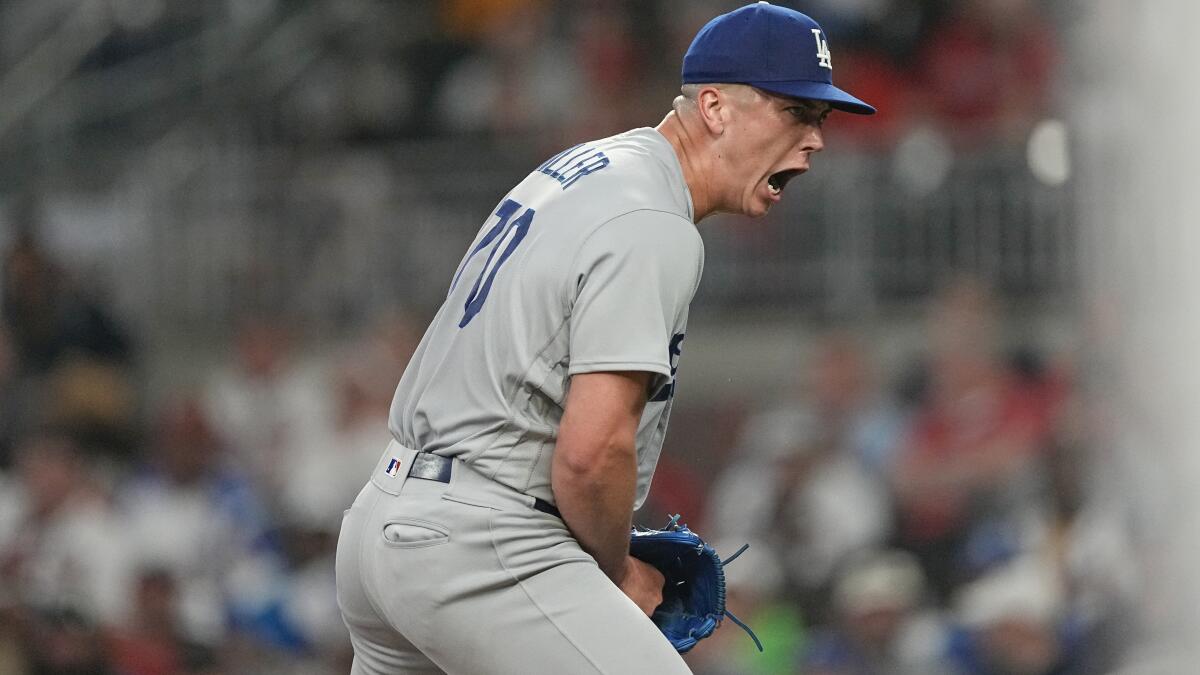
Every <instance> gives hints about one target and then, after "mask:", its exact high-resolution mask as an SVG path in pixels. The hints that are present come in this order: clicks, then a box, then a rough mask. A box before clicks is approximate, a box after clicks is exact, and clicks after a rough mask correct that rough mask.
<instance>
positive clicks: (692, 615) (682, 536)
mask: <svg viewBox="0 0 1200 675" xmlns="http://www.w3.org/2000/svg"><path fill="white" fill-rule="evenodd" d="M747 548H749V545H748V544H747V545H746V546H743V547H741V548H740V549H738V551H737V553H734V554H733V555H731V556H729V558H727V559H725V560H721V557H720V556H718V555H717V552H716V551H715V550H714V549H713V547H712V546H709V545H708V544H706V543H704V540H703V539H701V538H700V536H699V535H697V534H696V533H695V532H692V531H691V530H689V529H688V527H687V525H680V524H679V516H678V515H676V516H673V517H672V518H671V521H670V522H669V523H667V526H666V527H664V528H663V529H661V530H646V529H641V528H636V527H635V528H634V529H633V532H632V533H630V539H629V555H632V556H633V557H635V558H637V559H638V560H641V561H643V562H646V563H649V564H650V565H653V566H654V567H655V568H657V569H658V571H659V572H662V575H663V576H664V577H666V583H665V584H664V585H663V601H662V604H661V605H659V606H658V608H657V609H655V610H654V614H653V615H652V616H651V617H650V620H651V621H653V622H654V624H655V625H656V626H658V628H659V630H661V631H662V632H663V635H665V636H666V637H667V640H669V641H670V642H671V644H672V645H673V646H674V647H675V649H676V650H677V651H678V652H679V653H680V654H683V653H686V652H687V651H688V650H690V649H691V648H692V647H695V646H696V643H697V642H699V641H700V640H703V639H704V638H706V637H708V636H709V635H712V634H713V631H715V630H717V628H718V627H719V626H720V625H721V621H722V620H723V619H724V618H725V617H729V619H730V620H731V621H733V622H734V623H736V624H737V625H738V626H740V627H741V628H742V629H743V630H745V631H746V632H747V633H748V634H749V635H750V638H751V639H752V640H754V644H755V645H756V646H757V647H758V651H760V652H761V651H762V648H763V647H762V643H761V642H759V641H758V637H757V636H755V635H754V631H752V630H750V628H749V627H748V626H747V625H746V624H744V623H742V622H741V621H740V620H739V619H738V618H737V617H736V616H734V615H732V614H730V613H729V612H728V611H726V609H725V565H728V564H729V563H731V562H733V559H734V558H736V557H738V556H739V555H741V554H742V551H745V550H746V549H747Z"/></svg>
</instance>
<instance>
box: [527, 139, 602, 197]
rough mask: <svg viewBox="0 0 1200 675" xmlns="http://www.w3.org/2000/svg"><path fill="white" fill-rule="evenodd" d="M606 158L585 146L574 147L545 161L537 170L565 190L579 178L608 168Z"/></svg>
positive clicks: (597, 151)
mask: <svg viewBox="0 0 1200 675" xmlns="http://www.w3.org/2000/svg"><path fill="white" fill-rule="evenodd" d="M608 163H609V162H608V157H606V156H605V155H604V153H603V152H600V151H599V150H597V149H595V148H593V147H590V146H587V145H585V144H580V145H576V146H575V147H573V148H568V149H566V150H563V151H562V152H560V153H558V154H557V155H555V156H553V157H551V158H550V159H548V160H546V161H545V163H543V164H542V165H541V166H539V167H538V168H537V170H538V171H539V172H540V173H544V174H546V175H547V176H550V177H551V178H553V179H554V180H556V181H558V182H559V184H560V185H562V189H564V190H566V189H567V188H569V187H571V186H572V185H574V184H575V182H576V181H578V180H579V179H580V178H583V177H584V176H586V175H588V174H592V173H596V172H597V171H599V170H601V169H603V168H604V167H606V166H608Z"/></svg>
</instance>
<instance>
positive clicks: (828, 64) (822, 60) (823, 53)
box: [812, 28, 833, 70]
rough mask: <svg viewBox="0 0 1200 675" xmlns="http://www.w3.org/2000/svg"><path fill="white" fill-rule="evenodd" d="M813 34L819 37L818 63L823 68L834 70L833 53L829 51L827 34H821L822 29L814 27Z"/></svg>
mask: <svg viewBox="0 0 1200 675" xmlns="http://www.w3.org/2000/svg"><path fill="white" fill-rule="evenodd" d="M812 34H813V37H815V38H816V39H817V63H818V64H819V65H820V66H821V67H822V68H828V69H830V70H833V54H831V53H830V52H829V43H828V42H826V41H825V36H823V35H821V29H820V28H814V29H812Z"/></svg>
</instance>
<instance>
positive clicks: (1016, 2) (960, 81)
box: [295, 0, 1059, 150]
mask: <svg viewBox="0 0 1200 675" xmlns="http://www.w3.org/2000/svg"><path fill="white" fill-rule="evenodd" d="M740 4H744V3H742V2H730V1H728V0H699V1H692V2H686V3H684V2H677V1H675V0H658V1H656V2H636V1H628V0H627V1H624V2H593V1H587V0H571V1H568V2H548V1H546V0H442V1H441V2H439V3H426V6H427V7H435V9H434V10H433V11H431V12H428V13H426V14H424V15H423V17H424V18H425V20H426V22H427V23H426V24H425V29H426V32H421V31H413V32H412V33H410V37H411V38H412V39H411V40H405V41H402V42H401V44H399V45H392V46H391V48H392V49H398V50H399V51H400V52H401V53H402V54H404V55H405V56H406V57H407V58H403V59H400V60H396V59H389V58H387V56H386V55H384V54H374V55H370V56H368V57H366V58H355V59H353V60H352V61H346V62H343V63H342V64H341V65H340V66H339V67H340V68H342V76H341V77H329V78H327V79H325V80H322V81H316V80H313V81H311V82H309V83H308V85H307V86H308V87H310V88H308V89H306V88H305V86H301V87H300V88H298V90H297V98H296V100H295V102H296V103H297V104H298V105H297V108H303V106H306V105H308V106H311V107H312V108H313V109H312V110H311V111H310V112H311V113H314V114H306V115H297V120H303V122H304V123H305V124H311V125H317V124H321V123H322V122H321V120H326V121H328V122H329V123H330V124H333V125H337V124H349V127H348V128H342V129H341V131H342V132H343V133H348V134H352V135H354V134H357V135H367V136H371V135H389V134H400V135H421V136H427V135H431V134H433V135H442V134H453V135H474V136H494V137H505V136H510V135H514V134H515V135H530V134H532V135H534V136H535V137H537V138H539V139H541V143H543V144H544V146H543V147H539V148H538V149H539V150H544V149H546V148H556V147H558V146H560V145H562V144H563V143H564V142H570V143H573V142H577V141H578V139H580V138H592V137H599V136H604V135H607V134H610V133H614V132H616V131H622V130H624V129H627V128H632V127H636V126H644V125H647V124H654V123H656V122H657V121H658V119H659V118H660V117H661V116H662V114H663V113H664V111H665V109H666V103H667V102H668V101H669V98H668V97H669V96H670V95H671V93H672V92H673V91H674V90H675V89H676V88H677V87H678V79H679V68H680V62H681V58H682V55H683V53H684V52H685V51H686V49H687V46H688V44H689V43H690V41H691V39H692V37H693V36H694V35H695V34H696V31H697V30H698V29H699V28H700V27H701V26H702V25H703V24H704V23H705V22H706V21H708V20H709V19H710V18H712V17H713V16H715V15H717V14H719V13H721V12H723V11H728V10H729V9H732V8H734V7H737V6H739V5H740ZM778 4H783V5H788V6H791V7H794V8H796V9H799V10H801V11H805V12H808V13H809V14H811V15H813V16H814V17H816V18H817V19H818V20H819V21H821V22H822V25H823V26H824V27H825V28H826V32H827V33H828V35H829V36H830V44H831V45H832V47H833V49H834V64H835V65H834V72H835V73H836V79H837V83H838V84H839V86H841V87H843V88H846V89H847V90H848V91H853V92H856V93H857V94H858V95H859V96H861V97H862V98H864V99H865V100H867V101H871V102H872V103H874V104H875V105H876V107H878V108H879V110H880V114H879V115H878V116H876V117H874V118H872V119H869V120H860V119H842V118H839V119H838V120H837V124H834V125H831V128H832V129H833V131H834V133H837V134H839V135H840V136H843V137H845V138H847V139H851V140H854V141H855V142H857V143H858V144H861V145H862V146H865V147H866V149H880V148H888V147H891V146H893V145H895V144H896V143H897V142H898V141H899V140H900V139H901V138H902V137H903V136H904V135H905V134H907V133H910V132H912V131H914V130H918V129H933V130H939V133H940V132H945V133H946V134H947V135H948V136H949V138H948V139H947V142H949V143H951V144H953V145H956V146H959V147H962V148H964V149H968V150H969V149H973V148H977V147H979V146H981V145H994V144H999V143H1003V142H1010V141H1013V140H1016V141H1018V142H1021V141H1023V140H1024V138H1025V136H1026V135H1027V134H1028V132H1029V130H1030V128H1031V127H1032V126H1033V125H1034V124H1035V123H1036V122H1037V121H1038V120H1039V119H1041V118H1042V117H1044V116H1045V115H1046V114H1048V113H1049V112H1050V111H1051V110H1053V104H1054V102H1053V101H1052V100H1051V96H1050V91H1051V84H1052V81H1053V77H1054V75H1055V71H1056V67H1057V65H1058V60H1059V49H1058V43H1057V39H1056V35H1055V31H1054V30H1053V25H1054V23H1053V21H1054V19H1055V17H1053V16H1051V15H1049V14H1047V13H1046V10H1045V8H1044V6H1043V4H1044V3H1035V2H1032V1H1030V0H965V1H958V2H951V1H949V0H854V1H853V2H846V1H842V0H781V1H780V2H779V3H778ZM379 49H381V50H382V49H385V47H383V46H381V47H379ZM385 73H386V75H385ZM385 83H386V85H387V86H380V85H381V84H385ZM364 87H365V88H368V89H369V92H366V94H367V95H365V96H360V95H359V94H360V90H361V89H362V88H364ZM395 89H399V91H396V90H395ZM385 91H387V92H390V93H384V92H385ZM389 96H390V98H388V97H389ZM381 98H388V100H387V101H381V100H380V99H381ZM333 101H337V102H340V103H337V104H331V103H330V102H333ZM363 101H367V102H372V101H375V102H379V104H380V105H379V106H378V107H376V108H370V107H368V108H367V109H366V110H364V109H363V108H362V107H361V103H362V102H363ZM322 105H323V106H325V107H324V108H318V106H322ZM331 105H332V109H331V108H330V106H331ZM339 106H340V107H342V109H341V110H340V111H339V110H338V109H337V108H338V107H339ZM315 113H323V114H315ZM347 120H350V121H349V122H347ZM309 131H310V132H311V131H312V130H311V129H310V130H309ZM568 144H569V143H568Z"/></svg>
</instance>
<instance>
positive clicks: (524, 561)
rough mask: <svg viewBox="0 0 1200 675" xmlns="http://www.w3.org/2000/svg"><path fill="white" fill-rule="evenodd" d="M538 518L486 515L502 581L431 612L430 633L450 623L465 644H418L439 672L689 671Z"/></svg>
mask: <svg viewBox="0 0 1200 675" xmlns="http://www.w3.org/2000/svg"><path fill="white" fill-rule="evenodd" d="M547 520H548V519H546V518H545V517H543V516H540V515H537V514H534V515H528V514H521V513H505V512H500V513H496V514H494V516H493V518H492V520H491V523H490V525H491V534H492V543H493V555H494V558H493V559H494V560H495V561H496V563H498V569H499V571H500V572H501V575H500V576H497V577H494V578H495V579H497V580H502V582H503V583H500V584H497V585H495V586H493V587H492V590H491V591H490V592H483V593H479V594H476V595H474V596H473V597H471V598H470V600H469V601H466V600H464V601H463V602H460V603H457V604H451V605H446V606H445V607H443V608H442V611H439V612H438V613H437V615H436V617H435V631H436V632H455V629H456V628H457V631H458V632H459V635H460V640H465V642H463V643H460V644H458V645H457V647H456V646H455V645H446V647H448V648H445V649H443V648H442V646H440V645H439V646H438V647H436V648H434V649H433V650H427V651H428V654H429V655H430V657H431V658H433V660H435V661H437V662H438V664H439V665H441V666H442V668H444V669H445V670H446V671H447V672H452V673H464V674H465V673H487V674H488V675H510V674H511V675H540V674H543V673H545V674H547V675H550V674H554V675H558V674H561V673H572V674H575V673H604V674H605V675H609V674H612V675H616V674H620V675H640V674H642V673H645V674H647V675H675V674H683V673H690V672H691V671H690V670H689V669H688V668H687V666H686V665H685V664H684V662H683V659H682V658H681V657H680V656H679V654H677V653H676V652H675V650H674V648H672V647H671V645H670V643H669V642H667V640H666V639H665V638H664V637H663V636H662V634H661V633H660V632H659V630H658V628H657V627H656V626H655V625H654V624H653V623H652V622H651V621H650V619H649V618H647V617H646V615H645V614H643V613H642V612H641V611H640V610H639V609H638V608H637V606H636V605H634V604H633V602H632V601H630V600H629V599H628V598H627V597H626V596H625V595H624V594H623V593H621V591H620V590H619V589H617V588H616V586H614V585H613V584H612V582H611V581H609V579H608V578H607V577H605V576H604V574H603V573H602V572H600V569H599V567H597V566H596V564H595V562H594V561H593V560H592V559H591V558H590V557H588V556H587V555H586V554H585V553H583V552H582V550H581V549H579V548H578V544H577V543H576V542H575V541H574V539H572V538H570V535H569V533H568V532H567V531H566V528H565V527H562V526H561V523H559V524H558V526H557V527H555V526H554V525H553V524H550V523H547ZM464 626H472V627H473V630H472V629H468V630H467V631H463V627H464ZM464 632H466V633H467V635H463V633H464ZM480 655H483V658H485V659H486V661H484V662H481V661H480Z"/></svg>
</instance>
